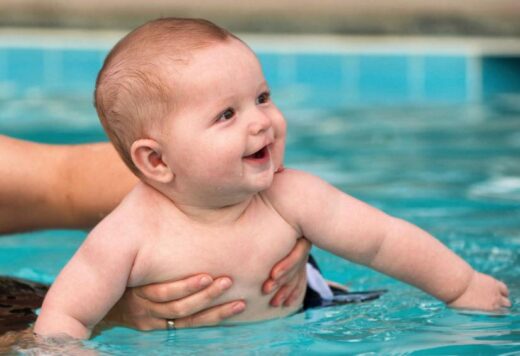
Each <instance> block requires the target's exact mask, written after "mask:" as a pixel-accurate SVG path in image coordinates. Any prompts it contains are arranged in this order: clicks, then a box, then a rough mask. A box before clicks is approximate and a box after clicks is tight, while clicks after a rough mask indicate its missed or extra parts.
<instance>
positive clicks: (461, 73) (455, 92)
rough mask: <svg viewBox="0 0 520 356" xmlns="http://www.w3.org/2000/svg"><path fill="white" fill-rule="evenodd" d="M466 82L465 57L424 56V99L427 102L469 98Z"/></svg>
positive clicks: (465, 99) (454, 100)
mask: <svg viewBox="0 0 520 356" xmlns="http://www.w3.org/2000/svg"><path fill="white" fill-rule="evenodd" d="M467 82H468V80H467V58H466V57H462V56H425V57H424V96H425V98H424V99H425V100H426V101H427V102H449V103H452V102H455V103H457V102H465V101H467V100H468V98H469V96H468V88H467Z"/></svg>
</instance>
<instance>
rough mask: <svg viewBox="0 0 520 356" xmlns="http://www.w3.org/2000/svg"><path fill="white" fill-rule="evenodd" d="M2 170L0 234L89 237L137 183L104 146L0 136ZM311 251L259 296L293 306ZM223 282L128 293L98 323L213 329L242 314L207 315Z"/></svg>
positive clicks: (294, 258)
mask: <svg viewBox="0 0 520 356" xmlns="http://www.w3.org/2000/svg"><path fill="white" fill-rule="evenodd" d="M101 166H102V167H103V169H98V168H99V167H101ZM0 167H6V168H8V169H6V172H3V174H2V175H0V234H8V233H14V232H22V231H30V230H37V229H45V228H80V229H90V228H92V227H93V226H95V225H96V224H97V223H98V222H99V221H100V220H101V219H102V218H103V217H104V216H105V215H107V214H108V213H109V212H110V211H112V210H113V209H114V208H115V207H116V206H117V204H119V202H120V201H121V199H122V198H123V197H124V196H125V195H126V194H127V193H128V192H129V191H130V190H131V189H132V188H133V186H134V185H135V183H136V182H137V178H136V177H135V176H134V175H133V174H132V173H131V172H130V171H129V170H128V169H127V168H126V166H125V165H124V164H123V162H122V161H121V160H120V158H119V156H118V155H117V153H116V152H115V150H114V149H113V147H112V145H111V144H109V143H94V144H83V145H48V144H39V143H34V142H28V141H23V140H17V139H13V138H9V137H6V136H2V135H0ZM36 172H37V173H36ZM56 192H63V194H56ZM29 208H30V209H29ZM28 211H29V212H30V213H28ZM309 250H310V243H309V242H307V241H306V240H305V239H300V240H299V242H298V244H297V245H296V246H295V247H294V249H293V250H292V252H291V253H289V255H287V257H286V258H284V259H283V260H281V261H280V262H279V263H277V264H276V265H275V266H274V267H273V269H272V270H271V273H270V275H269V276H268V279H267V280H266V281H265V282H264V284H263V286H262V291H263V293H265V294H268V293H272V292H273V291H274V290H276V289H278V288H279V289H278V292H277V293H275V294H274V296H273V298H272V299H271V305H272V306H276V307H278V306H281V305H285V306H288V305H291V303H292V302H294V300H295V299H296V298H297V297H298V296H300V295H301V294H302V293H303V291H304V290H305V286H306V285H305V263H306V260H307V255H308V253H309ZM223 280H229V278H227V277H220V278H213V277H211V276H209V275H207V274H204V273H202V274H198V275H194V276H191V277H188V278H186V279H183V280H178V281H171V282H168V283H160V284H154V285H151V286H144V287H139V288H128V289H127V290H126V292H125V294H124V295H123V297H122V299H121V300H120V301H119V302H118V303H117V304H116V305H115V306H114V308H113V309H112V310H111V311H110V312H109V314H108V315H107V316H106V318H105V320H104V321H105V323H107V324H118V325H126V326H129V327H132V328H136V329H139V330H151V329H164V328H165V319H175V322H176V327H178V328H182V327H196V326H207V325H214V324H218V323H220V322H222V321H223V320H225V319H227V318H229V317H231V316H233V315H236V314H239V313H241V312H242V311H243V310H244V308H245V307H246V305H245V303H244V301H242V300H236V301H232V302H229V303H225V304H222V305H218V306H214V307H211V308H208V307H209V306H210V304H211V303H212V302H213V300H215V298H218V297H220V296H221V295H222V294H223V293H224V292H225V291H226V290H227V289H228V288H229V285H228V284H226V283H223V284H222V283H221V282H222V281H223Z"/></svg>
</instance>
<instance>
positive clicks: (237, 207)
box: [142, 182, 256, 225]
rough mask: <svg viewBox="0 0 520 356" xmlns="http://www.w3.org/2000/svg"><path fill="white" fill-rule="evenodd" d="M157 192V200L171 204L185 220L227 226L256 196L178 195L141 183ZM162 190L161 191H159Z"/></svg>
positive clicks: (240, 214)
mask: <svg viewBox="0 0 520 356" xmlns="http://www.w3.org/2000/svg"><path fill="white" fill-rule="evenodd" d="M142 184H143V186H147V187H149V188H150V189H153V190H155V191H156V192H157V194H158V195H155V196H156V198H158V199H161V200H162V199H164V200H167V202H166V203H167V204H173V205H175V207H176V208H177V209H178V210H179V211H181V212H182V213H183V214H184V215H185V216H186V217H187V218H189V219H191V220H193V221H195V222H198V223H202V224H208V225H209V224H211V225H213V224H217V225H220V224H229V223H233V222H235V221H237V220H238V219H240V217H241V216H242V215H243V214H244V212H245V211H246V210H247V208H248V207H249V205H250V204H251V202H252V201H253V199H254V197H255V195H256V194H252V193H248V194H245V193H244V194H240V195H239V196H232V195H229V194H228V195H224V196H219V195H210V194H203V195H201V196H196V195H190V194H180V193H179V192H176V191H175V190H169V189H164V188H165V187H155V186H154V185H152V184H147V183H146V182H142ZM161 188H162V189H161Z"/></svg>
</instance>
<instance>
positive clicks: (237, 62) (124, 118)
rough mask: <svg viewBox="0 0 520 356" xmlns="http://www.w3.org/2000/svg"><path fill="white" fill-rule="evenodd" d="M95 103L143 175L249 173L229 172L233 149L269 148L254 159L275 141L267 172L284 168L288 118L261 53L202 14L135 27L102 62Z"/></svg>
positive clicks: (114, 140) (160, 179) (150, 177)
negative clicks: (272, 91)
mask: <svg viewBox="0 0 520 356" xmlns="http://www.w3.org/2000/svg"><path fill="white" fill-rule="evenodd" d="M95 105H96V109H97V111H98V115H99V117H100V120H101V122H102V124H103V127H104V128H105V131H106V132H107V134H108V136H109V138H110V139H111V141H112V143H113V144H114V146H115V147H116V149H117V150H118V152H119V154H120V155H121V157H122V158H123V160H124V162H125V163H126V164H127V165H128V167H129V168H130V169H131V170H132V171H133V172H134V173H135V174H137V175H138V176H139V177H141V178H148V180H151V181H158V182H161V183H168V182H169V181H170V180H171V179H172V177H175V176H177V175H181V176H182V175H183V174H186V175H187V174H188V173H189V174H190V175H192V177H191V178H195V179H197V177H198V178H200V179H202V181H200V182H199V183H200V184H204V182H206V180H204V179H203V178H207V179H208V180H209V179H210V178H213V180H215V179H216V178H217V177H218V176H219V175H220V176H221V178H223V177H224V176H226V175H227V176H233V175H242V176H243V175H244V169H249V168H247V167H242V172H241V173H240V172H238V171H237V169H235V168H236V167H231V166H230V165H228V167H227V168H228V169H227V171H226V170H225V169H224V168H225V166H226V164H227V163H229V164H231V161H232V160H233V158H232V157H231V151H233V150H235V151H236V152H235V153H234V155H235V156H236V155H237V154H239V153H240V152H239V151H240V150H243V152H242V153H241V155H242V156H241V157H243V158H244V157H247V158H251V159H252V158H255V157H256V158H258V157H260V156H262V155H263V154H265V150H264V151H262V152H259V153H258V154H257V156H255V157H253V156H252V157H248V156H250V155H252V154H254V153H256V152H257V151H258V150H261V149H264V146H262V144H263V145H269V147H268V149H269V150H268V151H269V152H267V156H269V159H270V161H271V162H270V165H271V166H272V167H271V169H272V170H276V169H278V168H280V166H281V164H282V159H283V150H284V147H283V145H284V138H285V122H284V119H283V117H282V115H281V114H280V112H279V111H278V110H277V108H276V107H275V106H274V104H272V103H271V101H270V97H269V89H268V87H267V83H266V82H265V79H264V77H263V73H262V70H261V67H260V64H259V63H258V60H257V58H256V56H255V55H254V53H253V52H252V51H251V50H250V49H249V47H247V45H245V44H244V43H243V42H242V41H241V40H240V39H238V38H237V37H236V36H234V35H233V34H231V33H230V32H228V31H226V30H224V29H222V28H220V27H218V26H216V25H215V24H213V23H211V22H209V21H206V20H196V19H175V18H165V19H159V20H154V21H151V22H149V23H146V24H144V25H143V26H141V27H139V28H137V29H135V30H134V31H132V32H130V33H129V34H128V35H127V36H125V37H124V38H123V39H122V40H121V41H119V42H118V43H117V44H116V46H115V47H114V48H113V49H112V50H111V52H110V53H109V55H108V56H107V58H106V59H105V63H104V65H103V68H102V69H101V71H100V73H99V75H98V79H97V82H96V92H95ZM235 122H236V123H235ZM245 136H247V137H245ZM260 136H262V138H259V137H260ZM233 145H234V146H236V147H234V148H233V147H232V146H233ZM187 146H188V147H187ZM239 146H241V147H239ZM205 150H207V152H205ZM253 150H254V151H253ZM218 152H220V153H221V155H220V156H216V157H211V155H212V154H213V153H218ZM226 154H228V156H229V157H228V156H226ZM201 155H205V156H204V157H201ZM197 158H200V159H199V161H201V162H203V161H204V160H206V161H208V162H209V161H211V160H216V161H219V162H218V163H219V164H217V165H216V166H215V167H212V165H211V164H209V165H208V164H202V163H201V162H198V161H197ZM226 160H229V161H230V162H227V161H226ZM253 161H254V159H253V160H249V161H247V160H246V161H245V162H250V163H251V162H253ZM257 161H259V159H257ZM226 162H227V163H226ZM198 163H201V164H200V167H199V166H198V165H197V164H198ZM255 164H256V166H255V167H256V168H255V169H257V170H258V167H259V164H258V162H256V163H255ZM233 170H234V171H233ZM205 171H207V172H208V173H207V174H206V172H205ZM193 176H194V177H193ZM206 176H207V177H206ZM210 176H212V177H210ZM201 177H202V178H201ZM216 180H217V181H218V179H216ZM221 183H222V182H221Z"/></svg>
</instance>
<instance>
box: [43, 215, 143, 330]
mask: <svg viewBox="0 0 520 356" xmlns="http://www.w3.org/2000/svg"><path fill="white" fill-rule="evenodd" d="M136 246H137V243H136V242H135V241H132V239H131V238H130V237H127V236H124V235H121V234H120V233H116V231H115V229H111V228H107V227H106V225H104V224H103V223H101V224H100V225H98V226H97V227H96V228H95V229H94V230H93V231H92V232H91V233H90V234H89V236H88V237H87V239H86V240H85V242H84V243H83V245H82V246H81V247H80V248H79V250H78V251H77V252H76V254H75V255H74V256H73V258H72V259H71V260H70V261H69V262H68V264H67V265H66V266H65V268H64V269H63V270H62V271H61V273H60V274H59V276H58V277H57V279H56V281H55V282H54V284H53V285H52V287H51V289H50V290H49V292H48V293H47V296H46V297H45V300H44V302H43V306H42V309H41V312H40V315H39V317H38V319H37V320H36V324H35V327H34V332H35V333H37V334H40V335H49V336H51V335H53V336H57V335H60V334H67V335H69V336H72V337H75V338H81V339H84V338H88V337H89V336H90V333H91V331H92V328H93V327H94V326H95V325H96V324H97V323H98V322H99V321H100V320H101V319H102V318H103V317H104V316H105V314H107V313H108V311H109V310H110V308H111V307H112V306H113V305H114V304H115V303H116V302H117V300H118V299H119V298H121V296H122V295H123V292H124V291H125V288H126V284H127V281H128V277H129V274H130V270H131V267H132V264H133V261H134V259H135V256H136V251H137V248H136Z"/></svg>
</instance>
